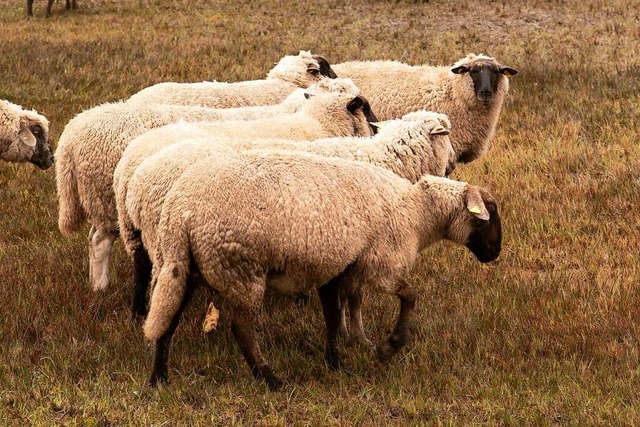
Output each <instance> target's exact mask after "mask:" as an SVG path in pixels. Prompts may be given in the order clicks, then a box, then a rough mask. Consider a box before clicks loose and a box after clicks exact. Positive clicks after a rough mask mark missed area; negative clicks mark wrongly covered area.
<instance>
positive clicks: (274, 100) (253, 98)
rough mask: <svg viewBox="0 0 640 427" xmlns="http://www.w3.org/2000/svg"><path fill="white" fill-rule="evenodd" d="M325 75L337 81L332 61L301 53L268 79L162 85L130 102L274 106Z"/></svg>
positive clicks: (286, 60) (283, 62) (284, 60)
mask: <svg viewBox="0 0 640 427" xmlns="http://www.w3.org/2000/svg"><path fill="white" fill-rule="evenodd" d="M323 76H326V77H329V78H336V77H337V76H336V74H335V73H334V72H333V70H332V69H331V66H330V64H329V62H328V61H327V60H326V59H325V58H324V57H322V56H320V55H312V54H311V52H309V51H304V50H301V51H300V53H298V55H287V56H285V57H283V58H282V59H281V60H280V61H279V62H278V63H277V64H276V65H275V67H273V68H272V69H271V71H269V73H268V74H267V78H266V79H264V80H251V81H244V82H235V83H226V82H215V81H214V82H200V83H172V82H167V83H159V84H156V85H153V86H150V87H148V88H146V89H143V90H141V91H140V92H138V93H136V94H135V95H133V96H131V98H129V100H128V101H127V102H130V103H135V104H141V105H148V104H152V103H153V104H174V105H175V104H177V105H201V106H206V107H212V108H230V107H248V106H252V105H273V104H278V103H279V102H281V101H282V100H283V99H285V98H286V97H287V96H288V95H289V94H290V93H291V92H293V91H294V90H296V89H297V88H307V87H309V86H311V85H312V84H314V83H317V82H318V81H319V80H320V79H321V78H322V77H323Z"/></svg>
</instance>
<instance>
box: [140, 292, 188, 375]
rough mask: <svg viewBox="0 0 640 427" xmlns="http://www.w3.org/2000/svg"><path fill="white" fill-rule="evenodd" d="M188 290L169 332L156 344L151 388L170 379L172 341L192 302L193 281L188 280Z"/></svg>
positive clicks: (172, 320)
mask: <svg viewBox="0 0 640 427" xmlns="http://www.w3.org/2000/svg"><path fill="white" fill-rule="evenodd" d="M186 287H187V289H186V290H185V293H184V296H183V297H182V302H181V303H180V307H179V308H178V311H177V312H176V314H175V315H174V316H173V319H171V324H170V325H169V328H168V329H167V331H166V332H165V333H164V334H163V335H162V336H161V337H160V339H158V341H157V342H156V352H155V355H154V358H153V371H152V372H151V378H149V385H150V386H151V387H155V386H156V385H158V384H161V383H162V384H163V383H166V382H167V380H168V379H169V369H168V367H167V362H168V361H169V349H170V347H171V340H172V339H173V334H174V333H175V331H176V328H177V327H178V323H179V322H180V316H182V312H183V311H184V309H185V308H186V307H187V305H188V304H189V301H191V296H192V295H193V290H194V289H195V286H194V285H193V282H192V281H189V280H187V283H186Z"/></svg>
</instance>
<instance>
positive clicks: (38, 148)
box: [29, 124, 53, 170]
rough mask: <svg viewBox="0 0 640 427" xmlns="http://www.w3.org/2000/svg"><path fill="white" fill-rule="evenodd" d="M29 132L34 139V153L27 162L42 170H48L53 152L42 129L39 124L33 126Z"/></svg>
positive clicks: (51, 163)
mask: <svg viewBox="0 0 640 427" xmlns="http://www.w3.org/2000/svg"><path fill="white" fill-rule="evenodd" d="M29 130H30V131H31V133H32V134H33V136H34V137H35V139H36V145H35V147H34V153H33V156H31V159H29V162H31V163H33V164H34V165H36V166H37V167H39V168H40V169H42V170H45V169H49V168H50V167H51V165H53V151H52V150H51V144H50V142H49V140H48V138H47V136H46V134H45V132H44V129H42V126H40V125H39V124H34V125H32V126H31V127H30V129H29Z"/></svg>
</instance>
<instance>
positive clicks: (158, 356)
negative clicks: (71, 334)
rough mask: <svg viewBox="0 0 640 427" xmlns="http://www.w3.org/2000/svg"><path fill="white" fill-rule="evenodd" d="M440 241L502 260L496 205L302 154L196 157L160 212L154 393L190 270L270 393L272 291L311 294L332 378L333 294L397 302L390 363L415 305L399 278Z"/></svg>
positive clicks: (469, 191) (442, 183)
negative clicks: (222, 309)
mask: <svg viewBox="0 0 640 427" xmlns="http://www.w3.org/2000/svg"><path fill="white" fill-rule="evenodd" d="M442 239H447V240H451V241H453V242H455V243H458V244H460V245H466V246H467V248H469V249H470V250H471V252H472V253H473V254H474V255H475V256H476V258H477V259H478V260H479V261H481V262H489V261H492V260H494V259H495V258H497V257H498V255H499V253H500V246H501V225H500V217H499V215H498V211H497V203H496V202H495V200H494V198H493V197H492V196H491V195H490V194H489V193H488V192H487V191H486V190H484V189H482V188H479V187H475V186H471V185H468V184H466V183H463V182H457V181H452V180H449V179H446V178H440V177H433V176H429V175H426V176H424V177H422V178H421V179H420V180H419V181H418V182H417V183H416V184H411V183H410V182H409V181H407V180H405V179H403V178H400V177H398V176H397V175H395V174H393V173H392V172H390V171H387V170H384V169H382V168H379V167H376V166H373V165H370V164H367V163H362V162H355V161H347V160H344V159H337V158H328V157H320V156H316V155H309V154H306V153H305V154H303V153H292V152H289V151H282V150H280V151H277V150H262V151H260V150H258V152H244V153H242V154H239V155H229V154H227V153H221V154H220V156H218V157H217V158H216V159H215V162H212V161H211V159H203V160H201V161H199V162H197V163H196V164H194V165H192V166H191V167H189V168H188V169H187V170H186V171H185V172H184V173H183V174H182V176H181V177H180V178H179V179H178V180H177V181H176V183H175V184H174V186H173V187H172V188H171V190H170V192H169V194H168V195H167V197H166V200H165V203H164V206H163V208H162V214H161V221H160V241H161V250H162V266H161V267H160V268H159V269H157V270H155V272H154V280H155V283H156V285H155V288H154V290H153V293H152V297H151V305H150V310H149V316H148V318H147V320H146V322H145V325H144V333H145V337H146V339H147V340H149V341H150V342H152V343H155V344H156V353H155V360H154V367H153V372H152V374H151V378H150V383H151V384H152V385H155V384H156V383H158V382H163V381H166V380H167V374H168V371H167V361H168V354H169V347H170V343H171V339H172V336H173V333H174V331H175V329H176V327H177V324H178V321H179V318H180V315H181V313H182V311H183V310H184V308H185V306H186V305H187V303H188V300H189V296H190V295H191V292H192V290H193V285H192V284H191V283H190V282H188V281H187V280H186V279H187V276H188V275H189V274H190V273H191V268H192V267H191V266H192V265H193V266H194V268H197V270H198V271H199V273H200V274H201V275H202V276H203V278H204V279H205V280H206V282H207V283H208V284H209V285H210V286H211V287H213V288H214V289H216V290H217V291H218V292H219V293H220V294H221V295H222V296H223V297H224V299H225V300H226V302H227V303H228V304H229V306H230V308H231V316H230V317H231V322H232V331H233V334H234V336H235V338H236V340H237V342H238V344H239V346H240V348H241V350H242V353H243V355H244V357H245V359H246V361H247V363H248V364H249V367H250V369H251V371H252V373H253V374H254V376H255V377H256V379H264V380H265V381H266V382H267V384H268V386H269V387H270V388H271V389H277V388H279V387H280V385H281V381H280V380H279V379H278V378H277V377H276V376H275V375H274V374H273V373H272V371H271V369H270V367H269V365H268V363H267V361H266V360H265V359H264V358H263V356H262V353H261V351H260V347H259V344H258V340H257V332H256V329H255V326H256V323H257V316H258V315H259V312H260V309H261V305H262V300H263V296H264V292H265V288H266V287H267V286H269V287H270V288H275V289H277V290H279V291H292V290H295V291H297V292H305V291H307V292H308V291H309V290H310V289H313V288H314V287H315V288H318V292H319V296H320V300H321V303H322V306H323V312H324V315H325V322H326V326H327V353H326V357H327V361H328V363H329V365H330V366H331V367H332V368H334V369H337V368H339V367H340V358H339V355H338V351H337V343H336V342H337V339H336V337H337V332H338V327H339V323H340V319H339V317H340V311H339V310H338V291H339V288H340V286H344V287H345V288H346V289H358V288H360V287H362V288H365V287H366V288H367V289H370V290H372V291H377V292H384V293H390V294H395V295H397V296H398V298H399V299H400V314H399V317H398V322H397V324H396V327H395V330H394V332H393V334H392V335H391V336H390V337H389V339H388V340H387V341H386V342H384V343H383V344H382V345H380V346H379V348H378V356H379V358H380V359H381V360H387V359H389V358H390V357H391V356H392V355H393V354H394V353H396V352H397V351H398V350H399V349H400V348H401V347H402V346H403V345H404V343H405V341H406V338H407V335H408V326H409V321H410V318H411V315H412V311H413V307H414V304H415V292H414V290H413V287H412V286H411V285H410V284H409V283H407V282H406V281H405V277H406V274H407V273H408V272H410V271H411V269H412V267H413V266H414V263H415V261H416V259H417V258H418V255H419V254H420V251H421V250H422V249H424V248H425V247H427V246H429V245H431V244H433V243H435V242H437V241H439V240H442ZM283 284H284V286H281V285H283ZM325 284H326V285H325ZM323 285H324V286H323Z"/></svg>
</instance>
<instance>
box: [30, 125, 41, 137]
mask: <svg viewBox="0 0 640 427" xmlns="http://www.w3.org/2000/svg"><path fill="white" fill-rule="evenodd" d="M31 131H32V132H33V134H34V135H40V134H41V133H42V128H41V127H40V125H35V126H34V127H33V128H32V130H31Z"/></svg>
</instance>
